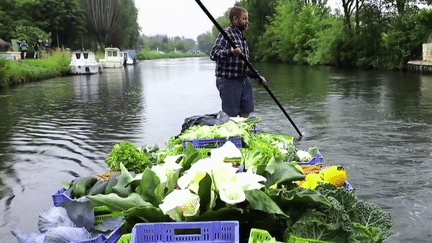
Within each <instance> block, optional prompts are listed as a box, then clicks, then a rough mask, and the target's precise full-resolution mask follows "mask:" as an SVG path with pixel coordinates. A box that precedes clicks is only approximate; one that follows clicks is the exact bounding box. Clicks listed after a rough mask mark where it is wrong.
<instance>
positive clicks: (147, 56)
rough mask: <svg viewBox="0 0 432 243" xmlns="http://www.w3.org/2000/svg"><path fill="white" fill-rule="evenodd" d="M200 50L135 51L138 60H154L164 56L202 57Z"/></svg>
mask: <svg viewBox="0 0 432 243" xmlns="http://www.w3.org/2000/svg"><path fill="white" fill-rule="evenodd" d="M204 56H206V54H204V53H202V52H168V53H164V52H158V51H140V52H138V53H137V59H138V60H154V59H164V58H185V57H204Z"/></svg>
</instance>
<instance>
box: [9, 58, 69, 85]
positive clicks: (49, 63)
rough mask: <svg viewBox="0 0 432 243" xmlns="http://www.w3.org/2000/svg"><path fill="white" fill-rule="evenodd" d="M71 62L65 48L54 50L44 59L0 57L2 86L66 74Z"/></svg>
mask: <svg viewBox="0 0 432 243" xmlns="http://www.w3.org/2000/svg"><path fill="white" fill-rule="evenodd" d="M70 62H71V59H70V54H69V53H68V52H67V51H65V50H56V51H53V52H51V53H50V54H49V55H48V56H46V57H44V58H42V59H26V60H20V61H10V60H4V59H0V88H5V87H12V86H15V85H17V84H23V83H27V82H31V81H38V80H44V79H48V78H53V77H57V76H62V75H66V74H68V73H69V72H70V68H69V64H70Z"/></svg>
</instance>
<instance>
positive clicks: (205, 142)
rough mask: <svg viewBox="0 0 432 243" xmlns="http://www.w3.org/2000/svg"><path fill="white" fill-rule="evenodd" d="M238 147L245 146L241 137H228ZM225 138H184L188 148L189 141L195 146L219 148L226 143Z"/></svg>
mask: <svg viewBox="0 0 432 243" xmlns="http://www.w3.org/2000/svg"><path fill="white" fill-rule="evenodd" d="M228 140H229V141H231V142H232V143H233V144H234V145H235V146H236V147H237V148H241V147H243V142H242V138H241V137H232V138H229V139H228ZM226 141H227V139H225V138H210V139H208V138H201V139H184V140H183V141H182V142H183V148H186V144H187V143H192V145H193V146H194V147H195V148H219V147H221V146H222V145H224V144H225V143H226Z"/></svg>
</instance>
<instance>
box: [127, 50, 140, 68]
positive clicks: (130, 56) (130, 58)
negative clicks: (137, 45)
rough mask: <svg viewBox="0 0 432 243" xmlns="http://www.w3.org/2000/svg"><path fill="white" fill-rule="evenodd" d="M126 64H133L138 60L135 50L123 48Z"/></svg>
mask: <svg viewBox="0 0 432 243" xmlns="http://www.w3.org/2000/svg"><path fill="white" fill-rule="evenodd" d="M125 59H126V63H125V64H126V65H134V64H136V63H137V62H138V59H137V57H136V52H135V50H125Z"/></svg>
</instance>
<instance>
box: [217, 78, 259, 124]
mask: <svg viewBox="0 0 432 243" xmlns="http://www.w3.org/2000/svg"><path fill="white" fill-rule="evenodd" d="M216 87H217V89H218V90H219V96H220V97H221V100H222V111H223V112H225V113H226V114H228V115H229V116H230V117H236V116H238V115H240V114H242V113H247V114H250V113H251V112H253V111H254V105H253V94H252V86H251V84H250V81H249V78H248V77H241V78H236V79H225V78H222V77H217V78H216Z"/></svg>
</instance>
